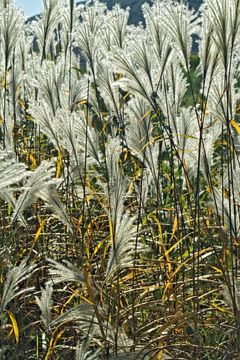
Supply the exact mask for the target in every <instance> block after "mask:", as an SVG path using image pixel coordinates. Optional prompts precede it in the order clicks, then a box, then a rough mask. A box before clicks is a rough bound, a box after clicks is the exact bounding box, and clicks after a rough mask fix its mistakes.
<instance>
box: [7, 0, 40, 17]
mask: <svg viewBox="0 0 240 360" xmlns="http://www.w3.org/2000/svg"><path fill="white" fill-rule="evenodd" d="M14 2H15V4H16V5H17V6H19V7H22V8H23V10H24V12H25V15H26V16H32V15H36V14H39V12H40V11H41V8H42V0H14Z"/></svg>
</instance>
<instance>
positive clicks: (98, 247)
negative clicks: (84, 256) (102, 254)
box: [93, 239, 105, 255]
mask: <svg viewBox="0 0 240 360" xmlns="http://www.w3.org/2000/svg"><path fill="white" fill-rule="evenodd" d="M104 243H105V239H103V240H101V241H100V242H99V243H98V244H97V246H96V247H95V249H94V251H93V255H96V254H97V252H98V250H99V249H100V248H101V247H102V245H103V244H104Z"/></svg>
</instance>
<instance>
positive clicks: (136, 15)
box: [101, 0, 203, 24]
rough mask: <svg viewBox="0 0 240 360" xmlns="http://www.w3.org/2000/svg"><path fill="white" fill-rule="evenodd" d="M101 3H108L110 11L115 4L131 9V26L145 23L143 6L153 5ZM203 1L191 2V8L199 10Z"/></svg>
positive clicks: (133, 0)
mask: <svg viewBox="0 0 240 360" xmlns="http://www.w3.org/2000/svg"><path fill="white" fill-rule="evenodd" d="M101 2H105V3H107V6H108V8H109V9H111V8H112V7H113V6H114V5H115V4H119V5H120V6H121V7H122V8H124V9H126V8H127V7H130V9H131V11H130V19H129V22H130V23H131V24H138V23H139V22H140V21H143V15H142V5H143V4H145V3H148V4H152V0H107V1H104V0H101ZM202 2H203V0H189V1H188V3H189V6H190V8H194V9H195V10H197V9H198V8H199V6H200V5H201V4H202Z"/></svg>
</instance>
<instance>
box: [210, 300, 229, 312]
mask: <svg viewBox="0 0 240 360" xmlns="http://www.w3.org/2000/svg"><path fill="white" fill-rule="evenodd" d="M212 306H213V307H214V308H215V309H217V310H219V311H221V312H223V313H225V312H226V310H225V309H224V308H223V307H221V306H219V305H218V304H217V303H216V302H215V301H212Z"/></svg>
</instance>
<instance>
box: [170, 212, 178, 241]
mask: <svg viewBox="0 0 240 360" xmlns="http://www.w3.org/2000/svg"><path fill="white" fill-rule="evenodd" d="M177 228H178V216H177V215H175V217H174V221H173V229H172V236H171V239H170V241H171V240H172V239H173V237H174V235H175V232H176V230H177Z"/></svg>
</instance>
